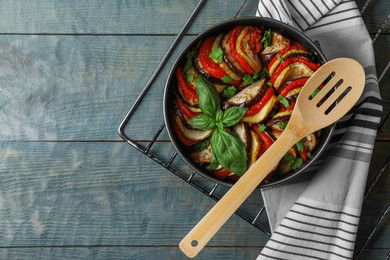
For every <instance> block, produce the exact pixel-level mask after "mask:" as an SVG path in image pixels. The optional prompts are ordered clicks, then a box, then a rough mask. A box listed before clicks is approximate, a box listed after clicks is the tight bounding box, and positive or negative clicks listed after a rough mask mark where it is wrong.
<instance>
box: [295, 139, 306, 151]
mask: <svg viewBox="0 0 390 260" xmlns="http://www.w3.org/2000/svg"><path fill="white" fill-rule="evenodd" d="M296 146H297V150H298V152H302V151H303V149H304V148H305V146H304V145H303V142H302V140H299V141H298V142H297V143H296Z"/></svg>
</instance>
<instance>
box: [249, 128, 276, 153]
mask: <svg viewBox="0 0 390 260" xmlns="http://www.w3.org/2000/svg"><path fill="white" fill-rule="evenodd" d="M252 130H253V131H255V133H257V135H258V136H259V139H260V141H261V146H260V151H259V154H258V157H260V156H261V155H262V154H263V153H265V151H267V150H268V148H270V147H271V145H272V144H273V143H274V140H272V138H271V136H270V135H269V134H268V133H267V132H266V131H263V132H260V131H259V125H258V124H255V125H252Z"/></svg>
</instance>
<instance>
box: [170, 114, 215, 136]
mask: <svg viewBox="0 0 390 260" xmlns="http://www.w3.org/2000/svg"><path fill="white" fill-rule="evenodd" d="M173 119H174V123H175V124H176V125H177V127H178V128H179V130H180V132H181V133H182V134H183V135H184V137H185V138H187V139H190V140H194V141H201V140H204V139H206V138H208V137H209V136H210V135H211V134H212V133H213V131H214V130H206V131H202V130H196V129H189V128H187V127H186V126H185V124H183V122H182V119H181V118H180V116H179V115H178V114H175V115H174V117H173Z"/></svg>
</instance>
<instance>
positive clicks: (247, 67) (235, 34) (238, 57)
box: [229, 26, 255, 74]
mask: <svg viewBox="0 0 390 260" xmlns="http://www.w3.org/2000/svg"><path fill="white" fill-rule="evenodd" d="M243 29H244V26H237V27H235V28H234V29H233V30H232V31H231V33H230V39H229V46H230V52H231V55H232V56H233V58H234V59H235V60H237V61H238V62H239V63H240V65H241V67H242V68H243V69H244V70H245V72H246V73H248V74H254V73H255V71H254V70H253V69H252V67H251V66H250V65H249V64H248V62H246V60H245V59H244V58H243V57H242V56H241V55H240V53H238V51H237V49H236V42H237V39H238V36H239V35H240V32H241V31H242V30H243Z"/></svg>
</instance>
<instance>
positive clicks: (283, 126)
mask: <svg viewBox="0 0 390 260" xmlns="http://www.w3.org/2000/svg"><path fill="white" fill-rule="evenodd" d="M286 126H287V122H281V123H280V124H279V129H281V130H284V129H286Z"/></svg>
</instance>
